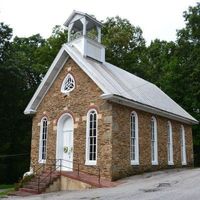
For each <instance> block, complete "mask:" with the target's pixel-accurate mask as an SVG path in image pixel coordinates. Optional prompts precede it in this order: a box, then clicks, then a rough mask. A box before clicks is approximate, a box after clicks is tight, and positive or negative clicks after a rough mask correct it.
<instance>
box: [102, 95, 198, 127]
mask: <svg viewBox="0 0 200 200" xmlns="http://www.w3.org/2000/svg"><path fill="white" fill-rule="evenodd" d="M101 98H102V99H104V100H108V101H111V102H114V103H118V104H121V105H125V106H128V107H131V108H135V109H138V110H142V111H145V112H149V113H152V114H155V115H159V116H162V117H166V118H169V119H172V120H176V121H179V122H182V123H186V124H190V125H194V124H199V122H198V121H197V120H196V119H194V120H191V119H188V118H185V117H182V116H180V115H176V114H174V113H171V112H168V111H165V110H161V109H159V108H155V107H152V106H149V105H146V104H142V103H140V102H137V101H134V100H132V99H127V98H125V97H122V96H119V95H116V94H103V95H101Z"/></svg>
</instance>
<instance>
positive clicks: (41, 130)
mask: <svg viewBox="0 0 200 200" xmlns="http://www.w3.org/2000/svg"><path fill="white" fill-rule="evenodd" d="M44 121H46V129H44ZM44 130H45V131H46V132H44ZM43 134H45V135H46V138H45V159H44V158H43V140H44V139H43ZM47 138H48V119H47V117H43V118H42V119H41V121H40V141H39V160H38V162H39V163H46V158H47Z"/></svg>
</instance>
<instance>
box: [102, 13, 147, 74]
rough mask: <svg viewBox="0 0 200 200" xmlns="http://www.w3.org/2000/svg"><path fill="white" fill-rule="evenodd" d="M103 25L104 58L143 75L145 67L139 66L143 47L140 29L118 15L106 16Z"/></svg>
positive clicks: (143, 41)
mask: <svg viewBox="0 0 200 200" xmlns="http://www.w3.org/2000/svg"><path fill="white" fill-rule="evenodd" d="M103 25H104V26H103V29H102V38H103V41H102V43H103V44H104V45H105V47H106V60H107V61H108V62H110V63H112V64H114V65H117V66H119V67H121V68H123V69H125V70H127V71H129V72H131V73H134V74H138V75H139V76H142V77H145V72H144V70H145V69H144V67H141V55H142V53H143V51H144V49H145V40H144V38H143V36H142V30H141V29H140V28H139V27H135V26H133V25H132V24H131V23H130V22H129V21H128V20H127V19H122V18H120V17H118V16H117V17H115V18H107V20H106V21H105V22H104V23H103Z"/></svg>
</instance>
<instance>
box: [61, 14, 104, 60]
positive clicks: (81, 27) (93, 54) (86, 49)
mask: <svg viewBox="0 0 200 200" xmlns="http://www.w3.org/2000/svg"><path fill="white" fill-rule="evenodd" d="M64 26H66V27H67V28H68V44H70V45H72V46H74V47H76V48H77V49H78V50H79V52H80V53H81V55H82V56H84V57H90V58H92V59H94V60H97V61H99V62H102V63H103V62H105V47H104V46H103V45H102V44H101V27H102V23H101V22H99V21H97V20H96V19H94V18H93V17H91V16H90V15H88V14H86V13H81V12H78V11H73V13H72V14H71V15H70V16H69V18H68V19H67V21H66V22H65V23H64Z"/></svg>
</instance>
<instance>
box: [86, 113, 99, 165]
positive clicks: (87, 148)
mask: <svg viewBox="0 0 200 200" xmlns="http://www.w3.org/2000/svg"><path fill="white" fill-rule="evenodd" d="M91 112H95V114H96V157H95V160H90V114H91ZM86 123H87V124H86V153H85V155H86V159H85V165H96V164H97V148H98V144H97V143H98V113H97V111H96V109H90V110H89V111H88V112H87V122H86Z"/></svg>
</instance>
